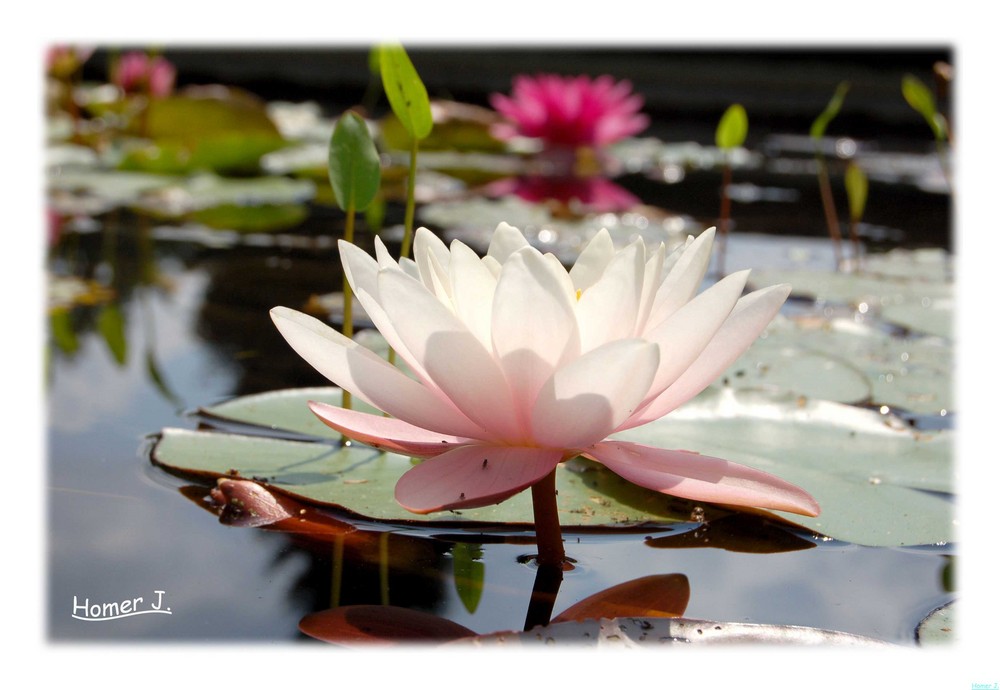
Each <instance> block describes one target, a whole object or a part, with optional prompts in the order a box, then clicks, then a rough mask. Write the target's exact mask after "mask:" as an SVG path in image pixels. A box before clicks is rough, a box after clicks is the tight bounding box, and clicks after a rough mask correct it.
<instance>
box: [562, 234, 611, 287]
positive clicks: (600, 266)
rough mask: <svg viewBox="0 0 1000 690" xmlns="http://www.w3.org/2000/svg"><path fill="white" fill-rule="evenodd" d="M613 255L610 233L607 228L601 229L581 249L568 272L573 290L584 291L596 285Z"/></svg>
mask: <svg viewBox="0 0 1000 690" xmlns="http://www.w3.org/2000/svg"><path fill="white" fill-rule="evenodd" d="M614 255H615V245H614V243H613V242H612V241H611V233H609V232H608V230H607V228H601V229H600V230H599V231H598V233H597V234H596V235H594V236H593V237H592V238H591V239H590V242H588V243H587V246H586V247H584V248H583V251H581V252H580V256H578V257H577V259H576V263H574V264H573V267H572V268H571V269H570V270H569V277H570V278H572V279H573V288H574V289H575V290H586V289H587V288H589V287H590V286H591V285H593V284H594V283H596V282H597V281H598V280H599V279H600V277H601V276H602V275H604V269H605V268H607V267H608V264H609V263H610V262H611V259H612V257H614Z"/></svg>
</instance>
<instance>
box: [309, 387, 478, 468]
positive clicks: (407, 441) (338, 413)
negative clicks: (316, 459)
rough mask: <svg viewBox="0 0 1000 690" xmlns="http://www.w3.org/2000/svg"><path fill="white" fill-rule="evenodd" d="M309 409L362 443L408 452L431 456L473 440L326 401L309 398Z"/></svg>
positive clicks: (322, 419) (326, 422) (323, 420)
mask: <svg viewBox="0 0 1000 690" xmlns="http://www.w3.org/2000/svg"><path fill="white" fill-rule="evenodd" d="M309 409H310V410H312V411H313V414H315V415H316V416H317V417H318V418H319V419H320V421H322V422H323V423H324V424H326V425H327V426H329V427H330V428H331V429H336V430H337V431H339V432H340V433H342V434H344V435H345V436H348V437H350V438H352V439H354V440H355V441H358V442H359V443H365V444H368V445H369V446H372V447H374V448H379V449H381V450H388V451H392V452H395V453H403V454H406V455H417V456H420V457H432V456H434V455H440V454H441V453H444V452H446V451H449V450H451V449H452V448H455V447H456V446H459V445H465V444H468V443H472V442H473V439H470V438H467V437H465V436H454V435H452V434H439V433H436V432H433V431H428V430H427V429H422V428H420V427H417V426H413V425H412V424H409V423H408V422H404V421H403V420H401V419H394V418H392V417H383V416H382V415H374V414H368V413H367V412H358V411H357V410H348V409H345V408H343V407H336V406H335V405H328V404H327V403H322V402H315V401H310V403H309Z"/></svg>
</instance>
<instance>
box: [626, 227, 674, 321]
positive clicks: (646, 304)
mask: <svg viewBox="0 0 1000 690" xmlns="http://www.w3.org/2000/svg"><path fill="white" fill-rule="evenodd" d="M647 255H648V257H649V258H647V259H646V266H645V267H644V268H643V272H642V292H641V294H640V296H639V309H638V310H637V312H636V315H635V330H634V331H633V333H632V335H634V336H636V337H640V336H641V335H642V334H643V332H644V331H645V330H646V322H647V321H648V320H649V313H650V312H651V311H652V310H653V298H654V297H655V296H656V291H657V290H658V289H659V287H660V283H661V282H662V281H663V276H664V275H665V273H664V270H663V264H664V261H665V260H666V256H667V247H666V245H665V244H663V243H662V242H660V244H659V246H658V247H657V248H656V249H654V250H653V251H652V252H648V251H647Z"/></svg>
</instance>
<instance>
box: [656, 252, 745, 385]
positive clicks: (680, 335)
mask: <svg viewBox="0 0 1000 690" xmlns="http://www.w3.org/2000/svg"><path fill="white" fill-rule="evenodd" d="M749 275H750V271H740V272H738V273H733V274H731V275H728V276H726V277H725V278H723V279H722V280H720V281H719V282H718V283H715V284H714V285H712V286H711V287H710V288H708V289H707V290H705V291H704V292H703V293H701V294H700V295H698V296H697V297H695V298H694V299H693V300H691V301H690V302H688V303H687V304H685V305H684V306H683V307H681V308H680V309H678V310H677V311H676V312H674V313H673V315H671V316H670V317H669V318H667V320H666V321H664V322H663V323H661V324H660V325H659V326H658V327H657V328H655V329H653V330H652V331H650V332H648V333H647V334H646V339H647V340H650V341H652V342H655V343H657V344H659V346H660V351H661V352H662V353H664V354H663V356H661V357H660V368H659V369H658V370H657V372H656V377H655V378H654V379H653V384H652V385H651V386H650V388H649V393H648V394H647V398H646V401H647V402H648V401H649V400H652V399H653V398H655V397H656V396H658V395H659V394H660V393H662V392H663V391H664V390H666V388H667V386H669V385H671V384H672V383H673V382H674V381H675V380H677V378H678V377H679V376H680V375H681V374H683V373H684V371H685V370H687V368H688V367H689V366H691V364H692V362H694V361H695V359H697V358H698V357H699V356H700V355H701V353H702V351H703V350H704V349H705V347H706V346H707V345H708V343H709V341H711V340H712V338H713V336H715V334H716V332H717V331H718V330H719V328H721V327H722V324H723V323H725V321H726V319H727V318H728V317H729V315H730V314H731V313H732V311H733V307H734V306H735V305H736V302H737V301H738V300H739V299H740V295H742V294H743V287H744V286H745V285H746V282H747V277H748V276H749Z"/></svg>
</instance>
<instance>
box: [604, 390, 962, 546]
mask: <svg viewBox="0 0 1000 690" xmlns="http://www.w3.org/2000/svg"><path fill="white" fill-rule="evenodd" d="M620 437H621V438H623V439H628V440H631V441H637V442H640V443H646V444H648V445H652V446H658V447H666V448H684V449H694V450H697V451H698V452H700V453H704V454H706V455H712V456H717V457H722V458H726V459H727V460H731V461H733V462H738V463H741V464H744V465H748V466H750V467H755V468H757V469H760V470H763V471H765V472H770V473H772V474H775V475H777V476H779V477H781V478H782V479H786V480H788V481H790V482H792V483H793V484H796V485H798V486H801V487H802V488H804V489H805V490H806V491H808V492H810V493H811V494H812V495H813V496H814V497H815V498H816V500H817V501H818V502H819V505H820V507H821V508H822V514H821V515H820V516H819V517H816V518H810V517H804V516H801V515H793V514H790V513H783V512H778V513H776V514H778V515H780V516H781V517H783V518H785V519H787V520H788V521H789V522H792V523H793V524H796V525H799V526H801V527H805V528H806V529H809V530H812V531H815V532H818V533H819V534H824V535H826V536H828V537H832V538H835V539H840V540H843V541H848V542H852V543H855V544H863V545H867V546H901V545H906V544H910V545H912V544H934V543H944V542H949V541H951V540H952V538H953V530H954V524H955V523H954V506H953V502H952V498H951V496H950V494H951V492H952V462H951V458H952V453H953V442H954V438H953V435H952V433H950V432H948V431H941V432H933V433H926V432H917V431H914V430H913V429H911V428H910V427H908V426H907V425H905V424H903V423H902V422H901V421H900V420H898V419H897V418H895V417H893V416H892V415H882V414H879V413H878V412H875V411H870V410H865V409H860V408H855V407H851V406H847V405H841V404H838V403H832V402H828V401H823V400H805V399H802V398H797V397H795V396H793V395H790V394H784V395H781V394H771V393H764V392H755V391H737V390H733V389H730V388H723V389H716V390H711V389H710V390H708V391H706V392H705V393H703V394H702V395H701V396H699V397H698V398H696V399H695V400H693V401H692V402H691V403H689V404H688V405H685V406H684V407H682V408H681V409H679V410H676V411H675V412H673V413H671V414H669V415H667V416H666V417H664V418H663V419H661V420H659V421H657V422H653V423H651V424H647V425H645V426H643V427H639V428H637V429H632V430H630V431H628V432H625V433H623V434H620Z"/></svg>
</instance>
